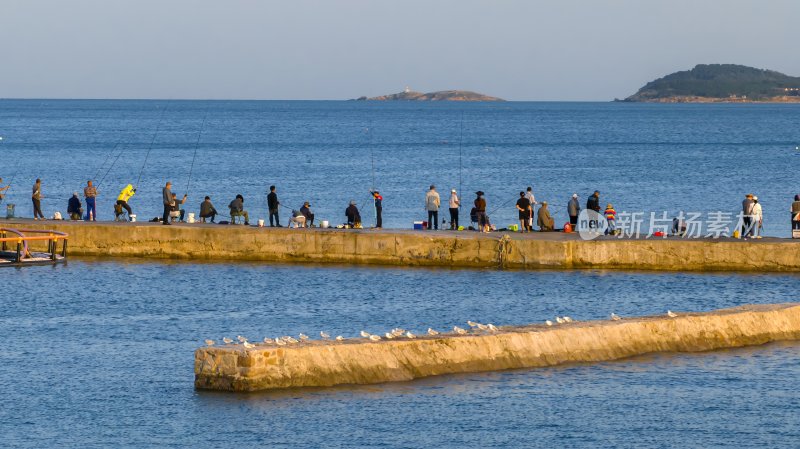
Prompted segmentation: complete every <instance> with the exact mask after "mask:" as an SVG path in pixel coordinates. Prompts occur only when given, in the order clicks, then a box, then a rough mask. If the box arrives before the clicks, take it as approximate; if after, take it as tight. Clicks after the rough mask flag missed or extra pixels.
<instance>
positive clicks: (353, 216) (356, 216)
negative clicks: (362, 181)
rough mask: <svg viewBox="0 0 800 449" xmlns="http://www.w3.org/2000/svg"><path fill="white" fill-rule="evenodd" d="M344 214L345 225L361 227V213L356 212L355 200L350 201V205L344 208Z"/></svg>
mask: <svg viewBox="0 0 800 449" xmlns="http://www.w3.org/2000/svg"><path fill="white" fill-rule="evenodd" d="M344 215H345V216H346V217H347V226H349V227H351V228H361V214H360V213H359V212H358V206H356V201H355V200H351V201H350V205H349V206H347V209H345V211H344Z"/></svg>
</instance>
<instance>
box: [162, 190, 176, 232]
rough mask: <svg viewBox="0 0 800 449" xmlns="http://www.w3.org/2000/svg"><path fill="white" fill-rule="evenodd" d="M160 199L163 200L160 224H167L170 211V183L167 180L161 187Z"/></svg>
mask: <svg viewBox="0 0 800 449" xmlns="http://www.w3.org/2000/svg"><path fill="white" fill-rule="evenodd" d="M161 196H162V198H161V199H162V201H163V202H164V216H163V217H162V219H161V224H163V225H168V224H169V213H170V212H172V206H173V202H172V183H171V182H169V181H167V184H166V185H165V186H164V188H163V189H161Z"/></svg>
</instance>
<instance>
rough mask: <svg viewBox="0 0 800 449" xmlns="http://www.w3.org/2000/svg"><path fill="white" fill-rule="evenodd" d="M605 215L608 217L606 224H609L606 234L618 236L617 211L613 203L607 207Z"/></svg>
mask: <svg viewBox="0 0 800 449" xmlns="http://www.w3.org/2000/svg"><path fill="white" fill-rule="evenodd" d="M603 215H604V216H605V217H606V222H607V223H608V228H606V234H611V235H616V233H617V224H616V223H617V211H615V210H614V206H612V205H611V203H608V204H607V205H606V210H605V211H603Z"/></svg>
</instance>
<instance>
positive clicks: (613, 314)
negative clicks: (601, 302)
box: [611, 313, 622, 321]
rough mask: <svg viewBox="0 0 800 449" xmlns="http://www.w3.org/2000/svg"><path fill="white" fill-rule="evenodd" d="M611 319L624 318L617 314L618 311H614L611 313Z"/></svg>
mask: <svg viewBox="0 0 800 449" xmlns="http://www.w3.org/2000/svg"><path fill="white" fill-rule="evenodd" d="M611 319H612V320H614V321H619V320H621V319H622V318H620V317H619V315H617V314H616V313H612V314H611Z"/></svg>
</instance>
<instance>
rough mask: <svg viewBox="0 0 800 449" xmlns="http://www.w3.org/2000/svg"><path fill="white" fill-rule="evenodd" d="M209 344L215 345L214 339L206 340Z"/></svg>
mask: <svg viewBox="0 0 800 449" xmlns="http://www.w3.org/2000/svg"><path fill="white" fill-rule="evenodd" d="M206 344H207V345H208V346H214V340H206Z"/></svg>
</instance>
